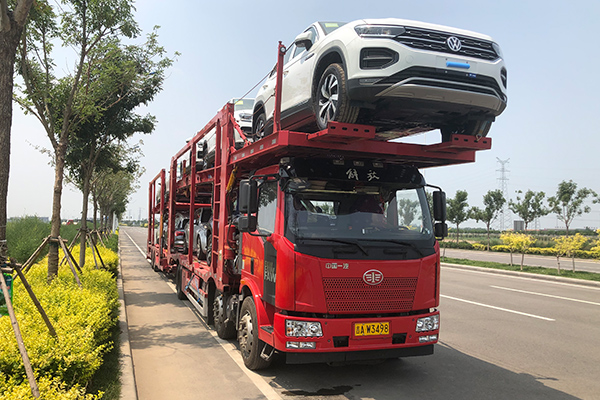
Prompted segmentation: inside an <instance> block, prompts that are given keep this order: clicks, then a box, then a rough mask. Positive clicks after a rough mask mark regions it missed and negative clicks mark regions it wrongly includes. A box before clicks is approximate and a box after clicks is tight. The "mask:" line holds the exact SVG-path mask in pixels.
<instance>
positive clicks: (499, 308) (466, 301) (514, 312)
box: [441, 294, 556, 321]
mask: <svg viewBox="0 0 600 400" xmlns="http://www.w3.org/2000/svg"><path fill="white" fill-rule="evenodd" d="M441 297H444V298H446V299H450V300H456V301H462V302H463V303H469V304H474V305H476V306H481V307H487V308H492V309H494V310H499V311H506V312H509V313H513V314H519V315H524V316H526V317H531V318H537V319H543V320H544V321H556V320H555V319H552V318H546V317H540V316H539V315H534V314H527V313H524V312H521V311H515V310H509V309H508V308H502V307H496V306H490V305H489V304H483V303H477V302H475V301H470V300H465V299H459V298H457V297H451V296H446V295H443V294H442V295H441Z"/></svg>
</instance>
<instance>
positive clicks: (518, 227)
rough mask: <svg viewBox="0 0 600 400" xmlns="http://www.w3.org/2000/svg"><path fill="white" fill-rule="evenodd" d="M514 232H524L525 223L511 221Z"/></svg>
mask: <svg viewBox="0 0 600 400" xmlns="http://www.w3.org/2000/svg"><path fill="white" fill-rule="evenodd" d="M513 222H514V228H515V232H519V231H524V230H525V221H516V220H515V221H513Z"/></svg>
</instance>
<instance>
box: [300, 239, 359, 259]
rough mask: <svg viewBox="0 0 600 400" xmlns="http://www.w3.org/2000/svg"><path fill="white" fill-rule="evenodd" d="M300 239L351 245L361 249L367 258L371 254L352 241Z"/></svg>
mask: <svg viewBox="0 0 600 400" xmlns="http://www.w3.org/2000/svg"><path fill="white" fill-rule="evenodd" d="M298 239H300V240H316V241H318V242H335V243H343V244H349V245H353V246H356V247H358V248H359V249H360V251H362V252H363V253H364V254H365V256H368V255H369V253H367V250H365V248H364V247H363V246H361V245H360V243H358V242H353V241H351V240H342V239H330V238H298Z"/></svg>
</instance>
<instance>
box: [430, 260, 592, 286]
mask: <svg viewBox="0 0 600 400" xmlns="http://www.w3.org/2000/svg"><path fill="white" fill-rule="evenodd" d="M441 261H442V262H443V263H450V264H460V265H472V266H474V267H482V268H491V269H503V270H507V271H517V272H529V273H532V274H539V275H551V276H561V277H563V278H574V279H583V280H587V281H597V282H600V274H597V273H595V272H586V271H577V270H576V271H575V272H573V271H572V270H570V269H561V271H560V274H559V273H558V270H557V269H554V268H546V267H532V266H529V265H523V270H521V266H520V264H514V265H512V266H511V265H510V264H503V263H497V262H491V261H475V260H466V259H463V258H451V257H442V258H441Z"/></svg>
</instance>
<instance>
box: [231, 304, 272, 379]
mask: <svg viewBox="0 0 600 400" xmlns="http://www.w3.org/2000/svg"><path fill="white" fill-rule="evenodd" d="M237 337H238V342H239V343H240V351H241V353H242V359H243V360H244V365H245V366H246V368H248V369H250V370H253V371H254V370H258V369H264V368H267V367H268V366H269V365H271V360H269V361H267V360H265V359H263V358H262V357H261V356H260V353H261V352H262V350H263V349H264V347H265V346H266V343H265V342H263V341H262V340H260V339H259V338H258V322H257V320H256V307H255V305H254V301H253V300H252V297H246V298H245V299H244V302H243V303H242V309H241V311H240V322H239V326H238V332H237Z"/></svg>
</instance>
